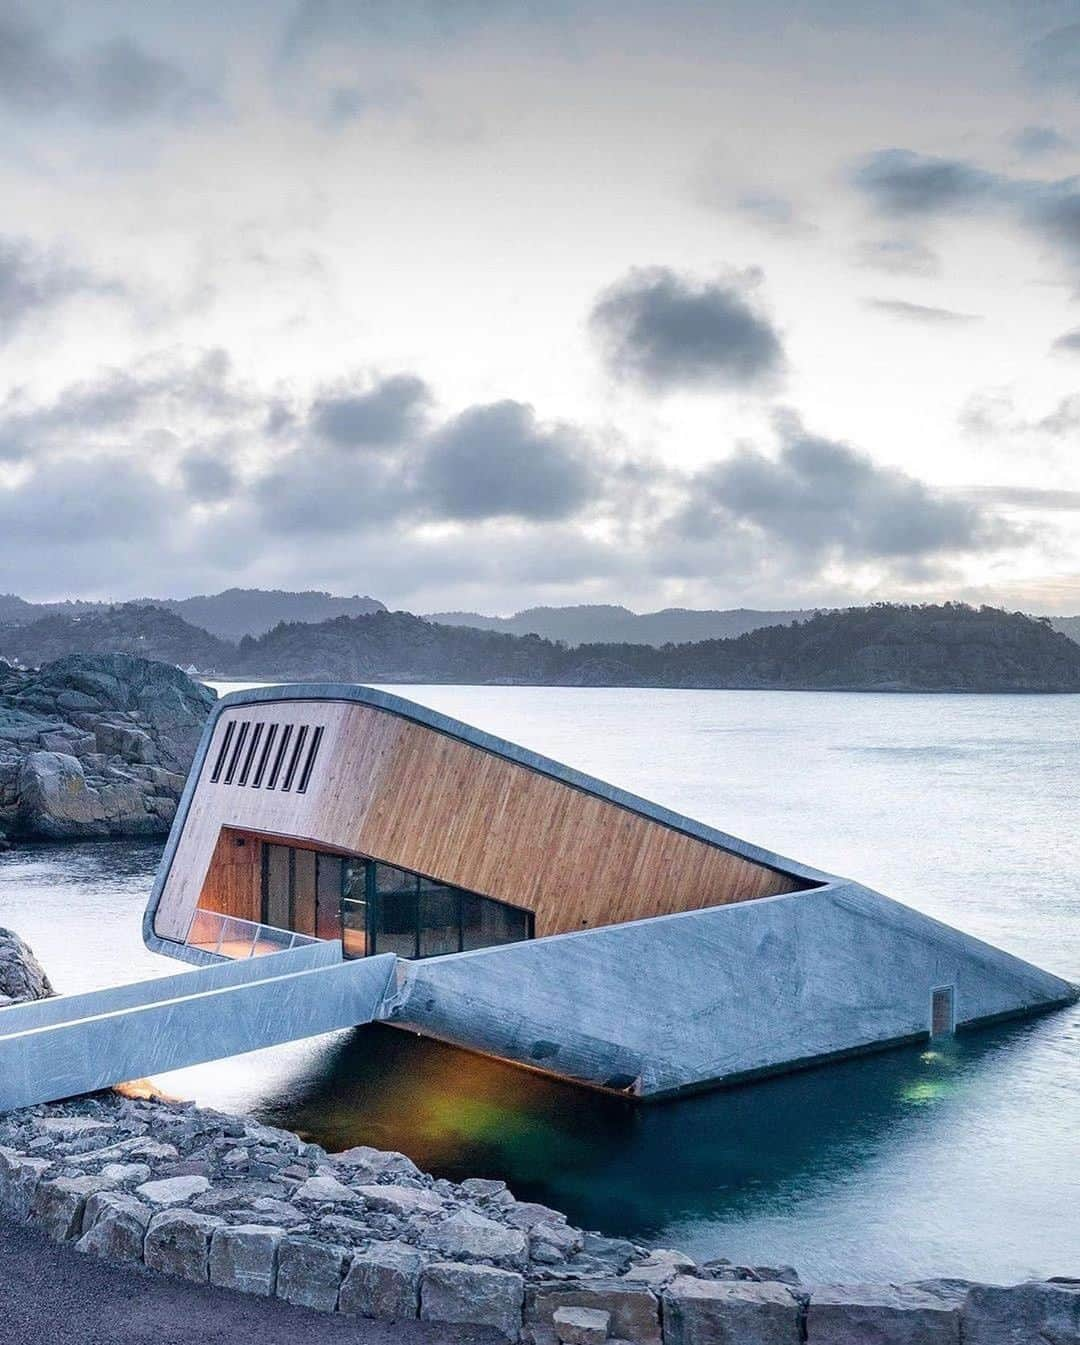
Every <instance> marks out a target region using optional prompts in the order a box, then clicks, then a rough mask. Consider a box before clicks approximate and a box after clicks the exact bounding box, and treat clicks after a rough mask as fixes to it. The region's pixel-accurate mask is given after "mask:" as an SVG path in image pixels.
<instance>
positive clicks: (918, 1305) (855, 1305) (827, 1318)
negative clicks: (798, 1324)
mask: <svg viewBox="0 0 1080 1345" xmlns="http://www.w3.org/2000/svg"><path fill="white" fill-rule="evenodd" d="M962 1301H963V1295H960V1296H957V1295H953V1294H948V1295H942V1294H935V1293H930V1292H928V1291H927V1290H926V1289H923V1288H919V1287H917V1286H915V1285H910V1284H821V1285H817V1286H815V1288H814V1289H813V1290H812V1291H811V1295H810V1304H809V1307H808V1309H807V1318H806V1326H807V1336H806V1338H807V1340H808V1341H809V1342H810V1345H864V1342H865V1341H874V1340H880V1341H888V1342H889V1343H890V1345H893V1342H895V1345H959V1342H960V1305H961V1303H962Z"/></svg>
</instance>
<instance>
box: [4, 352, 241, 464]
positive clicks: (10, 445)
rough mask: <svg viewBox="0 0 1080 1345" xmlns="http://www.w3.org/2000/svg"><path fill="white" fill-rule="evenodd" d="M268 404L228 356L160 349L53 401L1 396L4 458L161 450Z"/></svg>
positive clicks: (74, 386) (69, 389)
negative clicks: (239, 377)
mask: <svg viewBox="0 0 1080 1345" xmlns="http://www.w3.org/2000/svg"><path fill="white" fill-rule="evenodd" d="M258 409H261V406H260V404H259V403H258V402H257V401H256V400H255V399H253V398H252V397H251V395H250V394H248V393H247V392H245V391H244V390H243V389H241V388H239V387H237V386H235V385H234V383H233V381H232V370H231V366H230V363H229V359H228V356H227V355H226V354H225V352H224V351H222V350H209V351H206V352H204V353H203V354H201V355H199V356H196V357H194V358H190V357H189V358H186V359H185V358H180V357H178V356H176V355H165V356H154V357H151V358H147V359H146V360H144V361H142V362H140V363H139V364H136V365H134V366H133V367H132V368H131V369H106V370H104V371H102V372H101V373H100V374H99V375H97V377H95V378H92V379H87V380H85V381H83V382H80V383H73V384H69V385H68V386H67V387H66V388H63V389H62V390H61V391H60V392H59V393H58V394H57V396H56V397H55V398H54V399H53V400H52V401H50V402H43V403H39V402H33V401H30V400H28V399H27V398H26V397H25V396H24V395H23V394H21V393H18V392H16V393H14V394H12V395H11V396H9V397H8V399H7V400H6V401H5V402H3V403H0V457H6V458H8V459H9V460H12V459H18V458H30V457H42V456H50V455H53V456H54V455H56V454H58V453H59V454H63V453H65V452H67V451H69V450H74V451H76V452H78V451H84V452H85V451H86V450H88V449H91V448H98V449H101V450H103V451H109V450H116V451H122V450H131V449H138V448H139V447H140V446H144V447H145V449H146V451H147V452H159V451H160V450H161V448H162V443H163V438H164V439H166V440H171V441H174V442H176V443H183V441H184V440H185V438H186V437H187V435H188V434H192V435H199V434H202V433H204V432H205V427H206V422H207V420H210V421H219V422H224V423H226V424H227V425H230V424H232V423H233V422H235V421H236V420H237V419H243V418H245V417H250V416H251V415H252V414H253V413H254V412H255V411H256V410H258Z"/></svg>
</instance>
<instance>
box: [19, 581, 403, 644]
mask: <svg viewBox="0 0 1080 1345" xmlns="http://www.w3.org/2000/svg"><path fill="white" fill-rule="evenodd" d="M134 602H135V603H136V604H137V605H139V606H142V607H157V608H163V609H165V610H166V611H170V612H175V613H176V614H177V615H178V616H181V617H183V619H184V620H185V621H189V622H191V624H192V625H194V626H200V627H201V628H202V629H203V630H206V631H209V632H210V633H211V634H212V635H217V636H218V637H219V638H221V639H223V640H240V639H242V638H243V637H244V636H245V635H262V634H263V633H264V632H265V631H268V630H271V629H272V628H273V627H274V626H276V625H277V624H278V622H280V621H326V620H328V619H329V618H331V617H336V616H368V615H370V613H372V612H385V611H386V607H385V606H384V604H383V603H381V602H379V601H378V599H377V598H368V597H360V596H359V595H355V596H353V597H351V598H339V597H336V596H335V595H334V594H332V593H323V592H321V591H318V590H314V589H312V590H308V591H306V592H303V593H292V592H288V591H286V590H282V589H261V588H230V589H226V590H225V591H224V593H210V594H201V595H199V596H198V597H194V598H136V599H134ZM128 605H130V604H126V603H109V602H70V601H69V602H42V603H35V602H26V601H25V599H23V598H19V597H17V596H16V595H15V594H14V593H5V594H0V625H16V624H21V625H25V624H27V623H29V622H31V621H38V620H40V618H41V617H43V616H81V615H85V614H86V613H89V612H104V611H108V610H109V609H111V608H116V607H123V606H128Z"/></svg>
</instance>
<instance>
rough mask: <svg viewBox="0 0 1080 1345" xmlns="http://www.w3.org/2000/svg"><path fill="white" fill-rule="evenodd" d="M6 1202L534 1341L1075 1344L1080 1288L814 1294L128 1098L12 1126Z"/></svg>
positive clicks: (179, 1268)
mask: <svg viewBox="0 0 1080 1345" xmlns="http://www.w3.org/2000/svg"><path fill="white" fill-rule="evenodd" d="M0 1209H2V1210H3V1211H4V1212H5V1213H6V1214H7V1215H9V1216H11V1217H14V1218H17V1219H29V1220H32V1221H33V1222H35V1223H37V1224H39V1225H40V1226H41V1227H42V1228H44V1229H45V1230H46V1232H47V1233H48V1234H49V1235H50V1236H51V1237H53V1238H54V1239H56V1240H58V1241H71V1242H74V1244H75V1246H76V1247H77V1248H78V1249H79V1250H80V1251H82V1252H85V1253H87V1254H89V1255H93V1256H99V1257H103V1258H106V1259H109V1260H112V1261H118V1262H132V1263H142V1264H144V1265H146V1266H148V1267H149V1268H151V1269H153V1270H157V1271H162V1272H164V1273H166V1274H171V1275H175V1276H179V1277H181V1278H183V1279H187V1280H191V1281H194V1282H196V1283H206V1282H209V1283H210V1284H215V1285H220V1286H223V1287H227V1288H232V1289H237V1290H241V1291H243V1292H245V1293H252V1294H261V1295H276V1296H277V1297H279V1298H281V1299H284V1300H286V1301H288V1302H290V1303H297V1304H302V1305H304V1306H307V1307H310V1308H315V1309H319V1310H322V1311H325V1312H338V1313H342V1314H351V1315H355V1316H361V1317H369V1318H374V1319H379V1320H388V1321H401V1320H409V1319H415V1318H418V1317H419V1318H421V1319H424V1320H428V1321H437V1322H448V1323H463V1324H471V1325H480V1326H491V1327H494V1328H496V1329H497V1330H498V1331H500V1332H501V1333H502V1335H503V1336H504V1337H506V1338H507V1339H508V1340H519V1339H520V1340H522V1341H525V1342H529V1345H556V1342H561V1345H600V1342H603V1341H611V1342H613V1343H615V1342H634V1343H635V1345H797V1343H798V1342H803V1341H809V1342H810V1345H854V1343H855V1342H860V1345H865V1343H866V1342H874V1345H960V1342H961V1341H962V1342H963V1345H1027V1342H1035V1341H1039V1340H1045V1341H1053V1342H1054V1345H1080V1281H1066V1280H1058V1281H1046V1282H1032V1283H1030V1284H1024V1285H1018V1286H1014V1287H1012V1288H997V1287H993V1286H986V1285H968V1284H965V1283H961V1282H958V1281H933V1282H923V1283H920V1284H913V1285H818V1286H803V1285H801V1284H800V1283H799V1278H798V1276H797V1275H796V1274H795V1272H794V1271H793V1270H792V1269H790V1268H789V1267H766V1266H757V1267H750V1266H734V1265H731V1264H730V1263H729V1262H727V1261H714V1262H706V1263H705V1264H703V1265H700V1266H699V1265H696V1264H695V1262H694V1261H693V1260H692V1259H691V1258H690V1257H688V1256H684V1255H683V1254H681V1253H679V1252H674V1251H667V1250H653V1251H651V1252H650V1251H646V1250H645V1249H644V1248H642V1247H638V1246H636V1245H634V1244H633V1243H631V1242H628V1241H625V1240H623V1239H618V1238H605V1237H601V1236H599V1235H598V1234H592V1233H587V1232H583V1231H582V1230H580V1229H577V1228H574V1227H573V1226H572V1225H570V1224H569V1223H568V1222H567V1220H566V1218H565V1217H564V1216H563V1215H562V1214H560V1213H558V1212H557V1211H555V1210H551V1209H548V1208H547V1207H546V1206H543V1205H538V1204H533V1203H531V1202H528V1201H519V1200H516V1199H515V1198H514V1196H513V1195H512V1194H511V1193H510V1192H509V1191H508V1190H507V1189H506V1186H505V1183H503V1182H500V1181H489V1180H485V1179H479V1178H473V1179H469V1180H467V1181H464V1182H462V1183H460V1184H455V1183H452V1182H449V1181H445V1180H437V1179H435V1178H433V1177H431V1176H429V1175H428V1174H425V1173H423V1172H421V1171H420V1170H419V1169H418V1168H417V1167H416V1166H415V1165H414V1164H413V1163H412V1162H411V1161H410V1160H409V1159H408V1158H406V1157H405V1156H404V1155H403V1154H399V1153H390V1152H384V1151H382V1150H378V1149H373V1148H369V1147H367V1146H360V1147H357V1148H354V1149H350V1150H348V1151H346V1152H345V1153H342V1154H335V1155H330V1154H327V1153H326V1152H325V1151H324V1150H323V1149H322V1148H320V1147H319V1146H318V1145H314V1144H306V1143H304V1142H303V1141H302V1140H300V1139H299V1138H298V1137H297V1136H296V1135H294V1134H291V1133H290V1132H288V1131H284V1130H278V1129H275V1128H273V1127H270V1126H265V1125H262V1124H260V1123H258V1122H256V1121H254V1120H252V1119H250V1118H245V1117H235V1116H227V1115H223V1114H221V1113H219V1112H214V1111H209V1110H205V1109H200V1108H197V1107H194V1106H192V1105H191V1104H185V1103H171V1102H162V1101H142V1100H139V1101H136V1100H131V1099H125V1098H121V1097H119V1096H117V1095H115V1094H103V1095H100V1096H97V1097H93V1098H85V1099H80V1100H77V1101H74V1102H69V1103H64V1104H57V1105H53V1106H48V1107H36V1108H29V1109H27V1110H25V1111H22V1112H15V1113H12V1114H10V1115H8V1116H6V1117H3V1118H0Z"/></svg>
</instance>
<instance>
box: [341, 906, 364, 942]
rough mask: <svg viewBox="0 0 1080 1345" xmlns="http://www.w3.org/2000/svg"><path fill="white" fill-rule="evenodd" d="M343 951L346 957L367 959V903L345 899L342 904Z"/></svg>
mask: <svg viewBox="0 0 1080 1345" xmlns="http://www.w3.org/2000/svg"><path fill="white" fill-rule="evenodd" d="M341 951H342V953H343V954H344V955H345V957H367V953H368V938H367V902H366V901H363V900H361V901H355V900H353V898H352V897H344V898H342V902H341Z"/></svg>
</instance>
